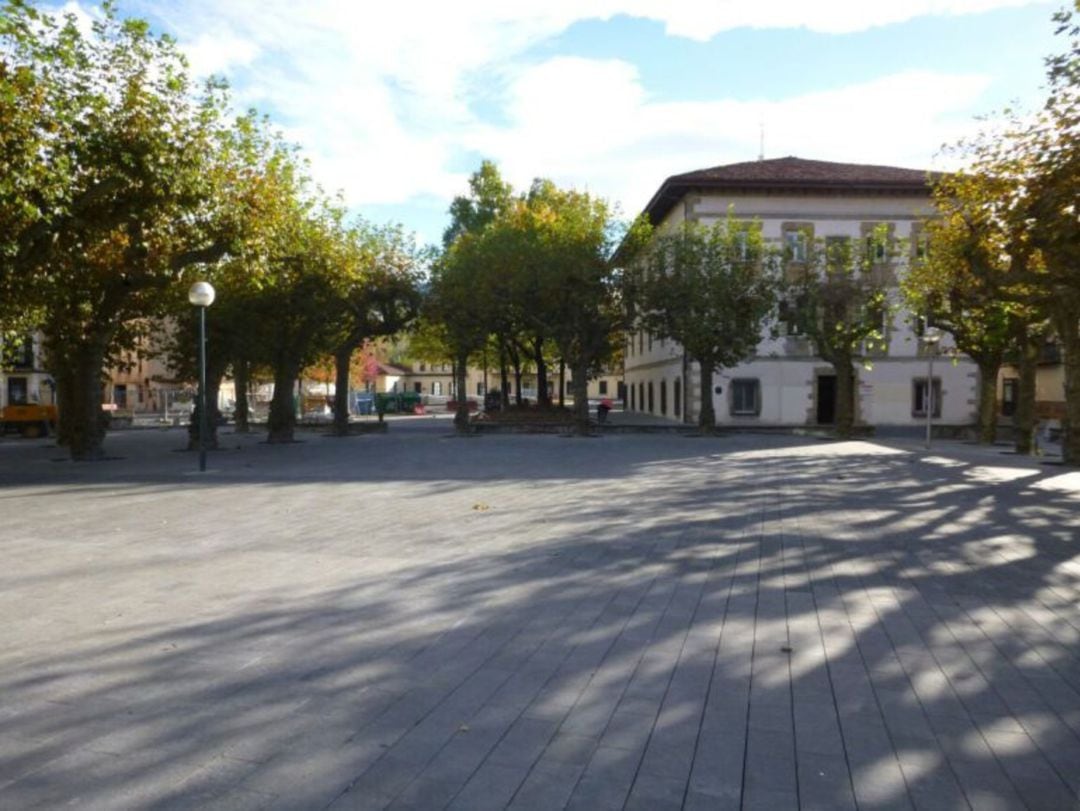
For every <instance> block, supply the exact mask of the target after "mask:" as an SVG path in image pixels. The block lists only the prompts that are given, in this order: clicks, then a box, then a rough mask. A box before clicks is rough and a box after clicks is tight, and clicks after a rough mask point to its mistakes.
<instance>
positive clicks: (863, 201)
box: [625, 157, 978, 429]
mask: <svg viewBox="0 0 1080 811" xmlns="http://www.w3.org/2000/svg"><path fill="white" fill-rule="evenodd" d="M927 179H928V178H927V173H926V172H924V171H920V170H913V169H900V168H895V167H888V166H864V165H857V164H844V163H830V162H826V161H811V160H803V159H800V158H794V157H788V158H779V159H775V160H761V161H754V162H750V163H737V164H731V165H728V166H718V167H715V168H712V169H703V170H700V171H695V172H689V173H686V174H681V175H675V176H673V177H670V178H668V179H667V180H666V181H664V183H663V185H661V187H660V189H659V190H658V191H657V192H656V194H655V195H653V198H652V200H651V201H650V202H649V204H648V206H647V207H646V209H645V213H646V214H647V215H648V217H649V218H650V220H651V222H652V223H653V225H654V226H655V227H656V228H657V229H658V230H660V231H661V232H662V231H665V230H667V229H671V228H675V227H678V226H679V225H680V224H681V223H683V222H685V221H688V220H690V221H696V222H700V223H703V224H710V223H713V222H715V221H717V220H721V219H724V218H726V217H727V216H728V214H729V212H731V213H732V214H733V216H734V217H735V218H737V219H739V220H749V221H757V222H759V223H760V224H761V228H762V233H763V236H764V238H765V239H766V241H767V242H771V243H773V244H776V245H781V244H784V243H785V242H787V243H788V244H789V247H790V246H791V245H793V244H794V242H795V241H796V239H797V238H796V236H795V235H797V234H800V233H801V234H808V235H810V236H811V237H812V238H813V239H821V238H826V239H827V238H829V237H848V238H851V239H862V238H866V237H867V235H868V234H870V233H873V232H874V231H875V230H876V229H879V228H880V227H881V226H883V225H884V226H885V227H887V229H888V231H889V233H890V235H891V236H892V237H893V238H895V240H896V244H898V245H903V246H910V247H908V248H906V249H905V252H906V251H915V250H918V247H917V246H919V245H920V240H919V239H918V238H917V237H918V230H919V223H920V221H921V220H922V219H924V218H925V217H926V216H928V215H930V214H931V213H932V206H931V200H930V189H929V186H928V184H927ZM909 258H910V257H908V256H907V255H901V256H899V257H896V258H894V259H891V260H890V261H892V262H894V263H895V265H896V267H895V270H896V273H897V275H900V274H902V273H903V271H904V266H905V265H906V263H907V261H908V259H909ZM889 297H890V304H891V305H892V306H891V307H890V310H889V312H888V314H887V316H886V321H887V323H886V324H885V335H886V340H887V349H886V350H885V351H876V352H875V353H874V356H873V358H872V368H869V369H867V368H859V369H858V370H857V382H856V389H857V391H856V397H855V401H856V402H855V415H856V424H857V425H871V426H877V427H886V426H888V427H893V428H903V427H905V426H906V427H909V428H912V429H913V428H915V427H916V426H921V425H923V424H925V421H926V410H925V409H926V379H927V357H926V349H925V347H924V346H923V344H922V342H920V340H919V339H918V337H917V336H916V334H915V329H914V326H913V325H914V324H915V323H916V319H914V318H913V317H912V315H911V314H910V313H908V312H906V311H905V310H904V308H903V306H902V301H901V297H900V293H899V290H898V289H893V290H891V291H890V293H889ZM774 334H775V336H776V337H773V335H774ZM950 349H951V347H950V344H949V342H948V337H947V336H945V338H943V340H942V345H941V346H940V347H939V348H938V352H939V353H942V354H946V355H948V354H949V353H950ZM625 364H626V366H625V369H626V375H625V382H626V387H627V408H628V410H630V411H636V412H639V413H647V414H653V415H656V416H660V417H666V418H668V419H671V420H675V421H681V422H691V423H692V422H695V421H696V420H697V416H698V413H699V410H700V399H699V396H698V389H699V387H698V379H699V377H698V375H699V368H698V366H697V364H696V363H694V362H693V360H692V359H691V358H688V357H687V355H686V353H685V352H684V351H683V348H682V347H681V346H679V345H677V344H675V343H673V342H671V341H661V340H658V339H654V338H653V337H652V336H649V335H648V334H646V333H638V334H635V335H632V336H630V340H629V341H628V345H627V347H626V356H625ZM977 381H978V370H977V368H976V367H975V365H974V364H973V363H971V362H970V361H969V360H967V359H966V358H960V359H958V360H951V359H945V358H941V359H939V360H938V362H936V363H935V364H934V369H933V383H932V386H933V390H932V394H933V395H934V396H933V397H932V399H931V402H932V404H933V411H934V414H933V419H934V422H935V423H936V424H939V425H949V426H963V425H970V424H972V423H973V422H974V421H975V415H976V411H977V405H976V396H975V393H976V384H977ZM713 383H714V391H713V393H712V395H711V396H712V397H713V405H714V408H715V411H716V417H717V423H718V424H721V425H745V426H754V425H763V426H764V425H785V426H805V425H809V426H815V425H829V424H832V423H833V422H834V420H835V410H836V389H835V384H836V377H835V373H834V371H833V369H832V367H831V366H830V364H829V363H827V362H826V361H824V360H822V359H821V358H820V357H817V356H815V354H814V347H813V345H812V343H811V342H810V341H808V340H807V339H806V338H805V337H804V336H802V335H800V334H798V333H797V328H796V326H795V324H794V323H793V324H787V323H784V322H780V323H777V324H774V325H770V326H769V328H768V329H766V330H765V331H764V332H763V335H762V339H761V342H760V343H759V344H758V347H757V351H756V353H755V356H754V357H753V358H752V359H751V360H749V361H747V362H746V363H743V364H742V365H740V366H737V367H735V368H732V369H723V370H718V371H717V373H716V374H715V376H714V380H713ZM715 387H719V389H720V392H719V393H717V392H716V391H715Z"/></svg>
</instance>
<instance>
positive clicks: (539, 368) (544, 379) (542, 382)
mask: <svg viewBox="0 0 1080 811" xmlns="http://www.w3.org/2000/svg"><path fill="white" fill-rule="evenodd" d="M533 363H535V364H536V402H537V403H538V404H539V405H540V406H541V407H543V408H551V392H550V391H548V375H547V363H546V362H545V361H544V340H543V338H537V339H536V341H534V342H533Z"/></svg>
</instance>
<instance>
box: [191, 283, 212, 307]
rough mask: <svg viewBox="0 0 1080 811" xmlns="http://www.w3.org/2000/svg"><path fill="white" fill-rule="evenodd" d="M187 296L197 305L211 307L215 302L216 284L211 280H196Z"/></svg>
mask: <svg viewBox="0 0 1080 811" xmlns="http://www.w3.org/2000/svg"><path fill="white" fill-rule="evenodd" d="M187 298H188V301H190V302H191V303H192V304H194V305H195V306H196V307H209V306H210V305H211V304H213V303H214V286H213V285H212V284H210V282H195V284H193V285H191V289H190V290H188V294H187Z"/></svg>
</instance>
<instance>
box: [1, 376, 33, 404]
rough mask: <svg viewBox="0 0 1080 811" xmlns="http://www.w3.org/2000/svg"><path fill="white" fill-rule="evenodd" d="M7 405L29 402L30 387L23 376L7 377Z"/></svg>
mask: <svg viewBox="0 0 1080 811" xmlns="http://www.w3.org/2000/svg"><path fill="white" fill-rule="evenodd" d="M7 397H8V405H26V404H27V402H29V397H30V389H29V388H28V387H27V385H26V378H25V377H9V378H8V381H7Z"/></svg>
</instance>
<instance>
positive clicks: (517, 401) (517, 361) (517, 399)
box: [513, 355, 524, 408]
mask: <svg viewBox="0 0 1080 811" xmlns="http://www.w3.org/2000/svg"><path fill="white" fill-rule="evenodd" d="M513 363H514V405H516V406H517V407H518V408H521V406H522V405H524V395H523V394H522V393H521V376H522V371H521V358H519V357H517V356H516V355H515V356H514V358H513Z"/></svg>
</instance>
